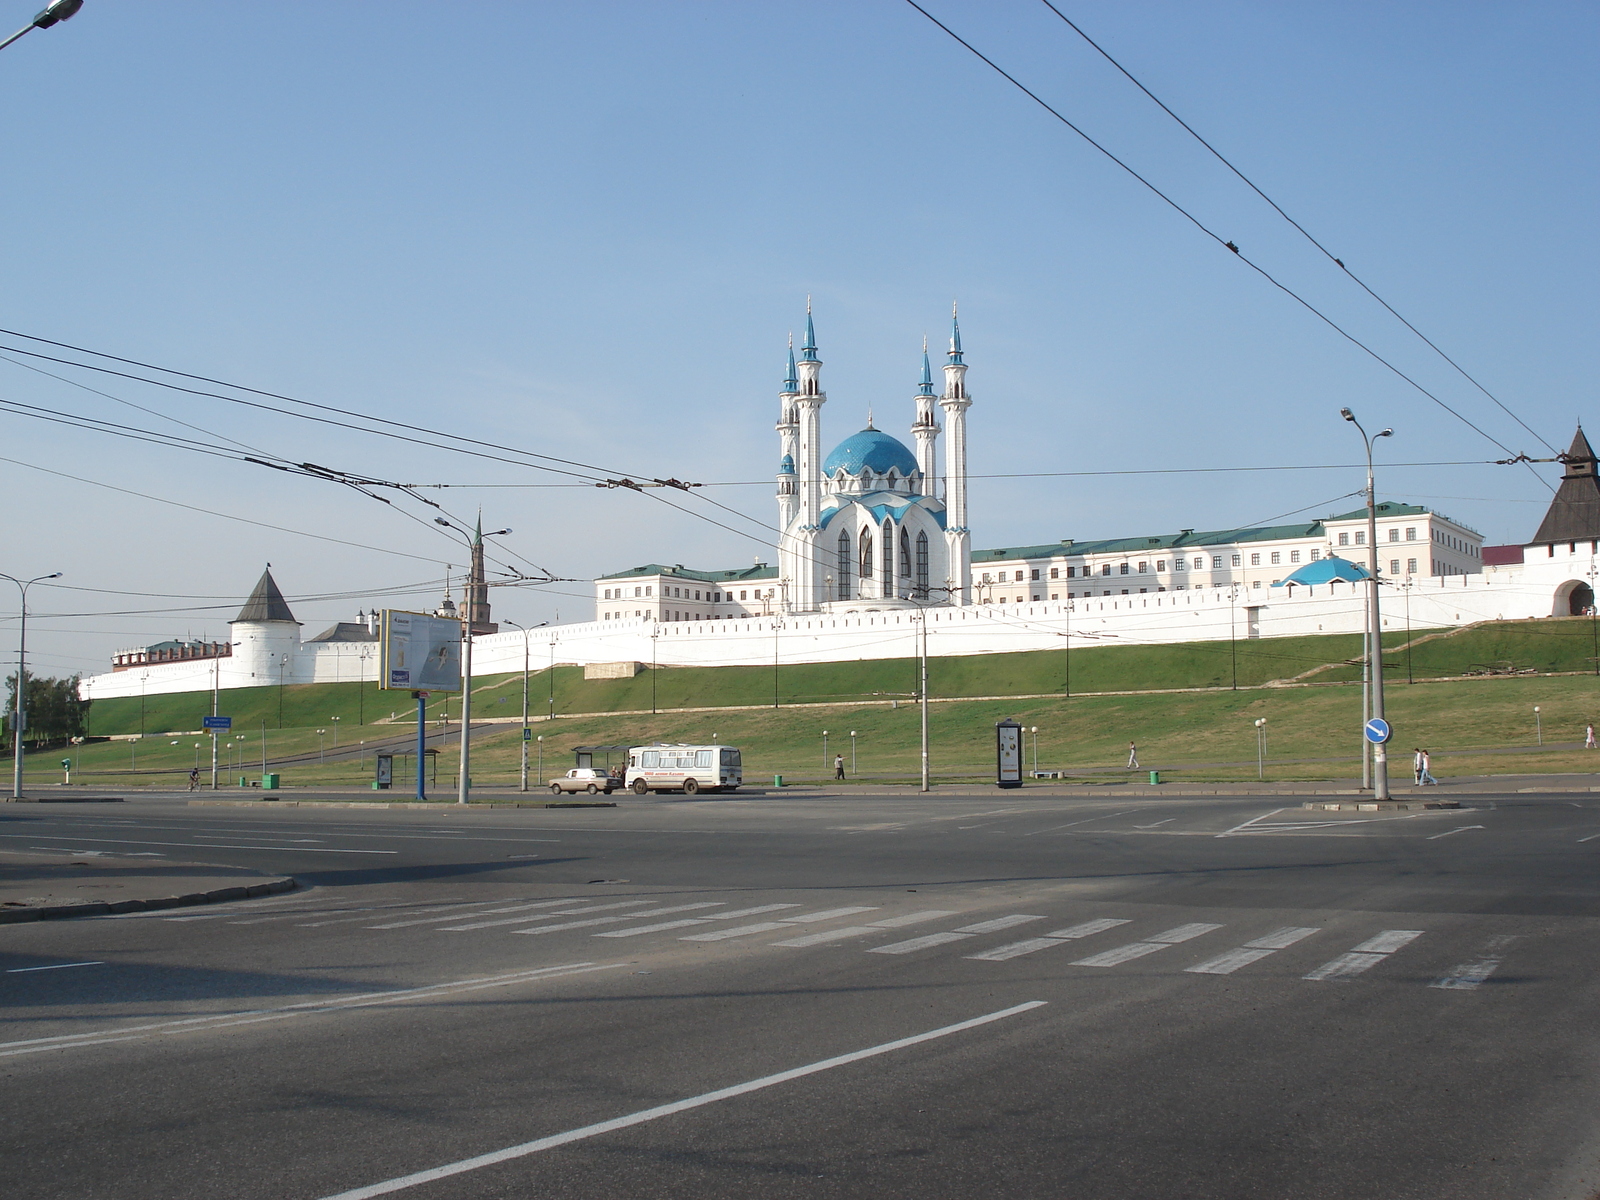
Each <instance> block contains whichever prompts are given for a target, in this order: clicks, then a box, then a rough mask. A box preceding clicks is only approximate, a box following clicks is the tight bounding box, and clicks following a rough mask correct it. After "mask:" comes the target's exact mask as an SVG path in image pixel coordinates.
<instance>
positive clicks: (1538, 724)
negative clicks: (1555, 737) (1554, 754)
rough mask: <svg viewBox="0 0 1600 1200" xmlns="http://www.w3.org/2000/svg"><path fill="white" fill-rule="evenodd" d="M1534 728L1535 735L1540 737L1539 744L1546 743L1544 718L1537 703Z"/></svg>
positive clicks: (1534, 708)
mask: <svg viewBox="0 0 1600 1200" xmlns="http://www.w3.org/2000/svg"><path fill="white" fill-rule="evenodd" d="M1533 730H1534V736H1536V737H1537V738H1538V739H1539V745H1541V746H1542V745H1544V718H1542V717H1541V716H1540V715H1539V706H1538V705H1537V704H1535V705H1534V706H1533Z"/></svg>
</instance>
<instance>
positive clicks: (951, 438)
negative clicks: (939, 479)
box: [939, 304, 972, 604]
mask: <svg viewBox="0 0 1600 1200" xmlns="http://www.w3.org/2000/svg"><path fill="white" fill-rule="evenodd" d="M946 358H947V359H948V361H947V362H946V363H945V365H944V395H943V396H941V397H939V407H940V408H942V409H944V417H945V420H944V426H945V443H944V503H945V514H946V515H945V531H944V536H945V542H946V544H947V546H948V549H949V560H948V561H949V564H950V580H949V582H948V583H947V584H946V586H947V587H949V588H950V589H951V591H950V602H951V603H952V604H971V603H972V534H971V532H970V531H969V530H968V528H967V409H969V408H971V407H972V397H971V396H969V395H967V364H966V360H965V359H964V358H963V357H962V354H961V323H960V321H959V319H958V314H957V312H956V307H955V305H954V304H952V305H951V306H950V350H949V353H948V354H947V355H946Z"/></svg>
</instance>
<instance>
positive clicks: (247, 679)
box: [228, 563, 300, 687]
mask: <svg viewBox="0 0 1600 1200" xmlns="http://www.w3.org/2000/svg"><path fill="white" fill-rule="evenodd" d="M228 630H229V635H230V637H231V640H232V641H233V649H234V653H233V656H232V658H233V662H232V663H231V664H230V668H229V672H228V673H229V675H231V676H232V677H233V679H234V681H235V682H236V683H237V684H238V685H239V686H243V687H251V686H264V685H266V684H269V683H294V682H296V668H297V666H298V661H299V657H300V622H299V621H296V620H295V619H294V613H293V612H291V611H290V610H289V602H288V601H287V600H285V599H284V598H283V593H282V592H281V591H279V590H278V583H277V580H275V579H273V578H272V564H271V563H268V564H267V569H266V570H264V571H262V572H261V578H260V579H259V580H257V581H256V586H255V590H254V591H252V592H251V593H250V597H249V599H247V600H246V601H245V602H244V607H243V608H241V609H240V610H239V615H238V616H237V617H235V618H234V619H233V620H231V621H229V622H228Z"/></svg>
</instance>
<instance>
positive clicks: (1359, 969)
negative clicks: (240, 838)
mask: <svg viewBox="0 0 1600 1200" xmlns="http://www.w3.org/2000/svg"><path fill="white" fill-rule="evenodd" d="M713 894H714V893H713ZM752 898H757V897H752ZM1094 907H1098V908H1099V909H1100V910H1101V911H1102V912H1103V911H1104V910H1105V908H1107V907H1111V906H1110V905H1105V904H1098V905H1095V906H1094ZM1168 911H1169V912H1170V910H1168ZM1077 915H1078V917H1079V919H1077V920H1073V919H1072V915H1071V914H1067V919H1066V923H1063V924H1060V925H1059V926H1058V927H1056V928H1053V929H1052V928H1046V929H1045V930H1044V931H1043V932H1036V933H1035V932H1030V931H1028V930H1026V929H1024V928H1023V927H1025V926H1030V925H1038V924H1041V923H1049V922H1051V920H1052V918H1051V916H1050V915H1048V913H1039V912H1012V913H1006V912H1001V913H998V914H997V913H994V911H993V909H992V908H991V909H990V910H989V912H988V913H985V912H982V911H981V910H980V911H972V910H970V909H969V910H962V909H961V908H910V907H909V906H906V905H901V904H896V903H895V902H894V900H893V898H887V899H885V900H884V901H882V902H880V903H867V904H846V905H835V906H832V907H826V908H808V907H807V906H806V905H805V904H804V903H802V902H801V901H800V900H795V899H778V898H774V899H773V900H772V901H771V902H769V903H760V904H754V905H750V904H746V905H736V904H734V903H731V902H730V901H728V900H724V899H694V898H691V897H682V898H681V899H680V897H679V896H670V895H658V896H655V897H649V896H637V895H636V896H634V897H630V898H628V899H604V898H601V897H593V898H588V897H582V896H566V897H554V898H548V897H547V898H536V897H530V896H505V897H500V898H497V899H493V900H466V899H464V898H462V897H460V896H441V897H437V898H436V899H434V898H430V902H428V903H417V902H415V901H407V900H406V899H405V898H403V897H381V898H368V899H364V900H363V901H362V902H359V903H358V902H340V901H338V900H335V899H328V898H320V897H304V896H302V897H296V898H294V899H292V900H288V899H286V900H282V901H278V902H275V903H273V904H261V903H259V902H249V903H238V904H229V905H218V906H216V907H215V908H214V909H212V910H209V911H207V912H205V913H193V912H185V913H180V914H173V915H170V916H169V915H164V914H160V913H150V914H141V916H142V917H143V919H155V920H163V921H172V922H188V921H194V920H197V919H206V920H213V921H225V922H227V923H229V924H236V925H269V926H271V925H272V924H273V923H276V924H277V926H278V927H282V925H283V924H285V923H287V924H289V925H292V926H294V927H297V928H301V929H306V930H325V931H326V933H325V936H339V935H341V934H343V933H345V932H354V931H356V930H362V931H366V930H371V931H373V932H375V933H378V932H381V933H384V934H392V935H394V936H397V937H423V938H430V939H431V938H432V937H433V936H434V935H436V934H443V935H449V936H451V937H456V938H459V937H461V936H463V935H468V934H476V935H479V936H490V937H494V936H499V935H502V934H516V935H519V936H524V937H556V938H558V939H560V938H563V937H565V938H568V939H573V938H576V939H584V938H594V939H606V940H608V941H613V942H627V943H631V942H633V941H636V940H637V941H639V942H646V941H648V942H650V944H652V945H656V944H659V945H661V946H663V947H664V946H666V945H671V944H681V945H682V946H683V947H684V948H685V949H686V950H688V949H694V948H703V949H705V950H707V951H710V950H712V949H714V948H718V947H722V946H728V947H730V948H737V947H750V948H759V949H762V950H763V951H767V952H774V953H777V952H793V951H803V950H813V949H814V950H817V951H819V952H820V951H823V950H831V951H832V952H835V953H841V952H842V953H866V954H874V955H885V956H890V957H893V958H899V959H903V960H906V961H907V962H908V963H909V962H911V961H913V960H915V959H916V957H917V956H931V957H934V958H937V957H938V953H939V952H940V951H941V950H945V951H951V952H953V959H955V960H959V961H961V962H966V963H971V964H974V966H973V967H972V968H970V969H974V970H976V969H986V968H987V967H989V966H992V965H993V964H1000V963H1008V962H1011V961H1013V960H1016V959H1023V958H1031V957H1032V956H1036V955H1037V956H1039V958H1038V960H1037V961H1038V964H1039V966H1040V967H1041V968H1043V969H1047V970H1050V971H1053V972H1059V973H1060V974H1062V975H1065V976H1081V977H1085V978H1089V977H1095V976H1104V975H1106V974H1108V973H1112V974H1114V973H1117V972H1118V971H1123V970H1127V969H1129V968H1130V966H1131V964H1135V963H1137V964H1139V965H1138V966H1137V967H1136V968H1132V969H1133V970H1135V971H1137V972H1139V973H1142V974H1148V973H1151V972H1154V973H1157V974H1170V975H1174V976H1184V975H1189V976H1233V975H1237V974H1239V973H1240V972H1252V969H1254V973H1255V974H1257V975H1260V974H1261V973H1262V972H1263V971H1265V972H1266V974H1267V975H1269V976H1271V977H1273V978H1279V979H1285V980H1289V979H1295V980H1299V981H1301V982H1303V983H1349V982H1352V981H1355V980H1358V979H1362V978H1390V979H1393V978H1404V979H1406V980H1408V981H1410V980H1416V979H1417V977H1418V975H1419V973H1420V974H1422V975H1424V976H1425V977H1426V980H1427V986H1429V987H1431V988H1433V989H1436V990H1439V991H1449V992H1470V991H1476V990H1478V989H1480V988H1481V987H1482V986H1483V985H1484V984H1485V983H1486V982H1487V981H1488V980H1490V979H1491V978H1492V977H1493V976H1494V975H1495V972H1496V971H1497V970H1498V969H1499V967H1500V965H1501V963H1502V961H1503V960H1504V957H1505V955H1506V954H1507V952H1508V949H1509V947H1510V946H1511V944H1512V940H1513V939H1512V938H1511V937H1509V936H1506V935H1500V936H1492V937H1489V938H1487V939H1482V938H1480V940H1479V941H1477V942H1476V943H1474V944H1473V945H1472V946H1471V947H1470V948H1462V947H1455V948H1454V949H1451V948H1450V947H1448V946H1447V945H1446V944H1445V943H1444V942H1440V944H1439V945H1438V946H1437V947H1436V948H1435V949H1434V950H1427V951H1424V953H1425V954H1427V955H1428V956H1430V957H1429V959H1428V961H1427V964H1426V966H1425V967H1423V966H1420V965H1419V966H1415V967H1410V968H1407V969H1406V970H1404V971H1403V972H1402V973H1400V974H1399V975H1397V974H1396V973H1395V972H1393V971H1386V970H1383V969H1382V968H1384V967H1385V965H1386V964H1390V963H1392V962H1393V961H1394V960H1395V959H1396V957H1397V956H1402V955H1403V956H1405V957H1406V959H1407V960H1408V962H1410V961H1415V960H1416V957H1417V947H1418V945H1419V944H1422V945H1424V946H1428V945H1431V944H1432V943H1431V942H1430V941H1425V940H1424V939H1425V938H1426V937H1427V931H1426V930H1423V929H1400V928H1395V929H1386V928H1374V926H1375V925H1377V924H1378V922H1376V921H1374V922H1371V923H1369V924H1367V927H1366V928H1365V929H1361V928H1360V922H1359V920H1351V919H1350V918H1349V917H1348V916H1347V917H1345V918H1342V919H1337V920H1333V921H1331V922H1330V924H1332V925H1333V926H1334V928H1333V929H1332V930H1330V929H1329V928H1327V927H1324V926H1313V925H1283V926H1279V927H1276V928H1274V927H1272V926H1271V925H1268V924H1266V923H1264V922H1263V923H1262V924H1259V925H1256V927H1255V928H1253V929H1252V928H1250V927H1249V926H1250V925H1251V924H1252V923H1253V922H1252V920H1251V918H1250V916H1249V915H1248V914H1246V915H1244V916H1240V915H1237V914H1231V913H1228V914H1225V913H1218V914H1216V915H1217V917H1218V919H1217V920H1212V921H1184V922H1182V923H1180V924H1176V925H1166V924H1165V923H1164V922H1162V921H1161V920H1160V917H1159V914H1157V913H1153V912H1141V911H1140V910H1138V909H1135V910H1134V911H1131V912H1126V913H1124V914H1122V915H1105V916H1100V915H1093V914H1092V910H1091V912H1090V913H1083V912H1081V910H1080V913H1079V914H1077ZM974 918H976V919H974ZM1169 919H1170V918H1169ZM1056 920H1058V921H1059V920H1061V916H1060V915H1058V916H1057V917H1056ZM940 926H944V927H943V928H940ZM917 927H924V928H920V929H919V928H917ZM927 927H932V928H927ZM1012 931H1018V932H1023V933H1028V934H1029V935H1028V936H1025V937H1021V938H1020V939H1019V938H1018V937H1017V936H1016V934H1015V933H1013V932H1012ZM907 934H909V935H910V936H906V935H907ZM1008 934H1009V935H1010V936H1009V937H1007V936H1005V935H1008ZM1117 934H1122V935H1123V936H1122V937H1120V938H1119V937H1117V936H1115V935H1117ZM1352 934H1353V935H1354V936H1351V935H1352ZM1230 935H1232V936H1230ZM241 936H245V935H244V934H243V933H242V932H241ZM1335 937H1338V938H1339V941H1338V942H1336V941H1334V939H1335ZM1346 938H1348V939H1349V940H1345V939H1346ZM1341 942H1342V946H1343V947H1348V949H1343V948H1341V945H1340V943H1341ZM563 944H564V945H572V944H573V943H572V942H570V941H567V942H564V943H563ZM598 946H599V943H598V941H597V942H596V948H597V949H598ZM1063 950H1066V951H1073V953H1060V952H1061V951H1063ZM1435 953H1437V955H1438V958H1437V959H1433V958H1432V957H1431V956H1432V955H1433V954H1435ZM1446 955H1448V958H1446ZM1145 960H1149V964H1148V965H1147V964H1146V961H1145ZM1280 962H1281V963H1282V966H1276V965H1274V964H1276V963H1280ZM1263 964H1265V966H1264V965H1263ZM1019 965H1020V964H1019ZM1026 969H1029V970H1031V969H1034V968H1032V967H1028V968H1026Z"/></svg>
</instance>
